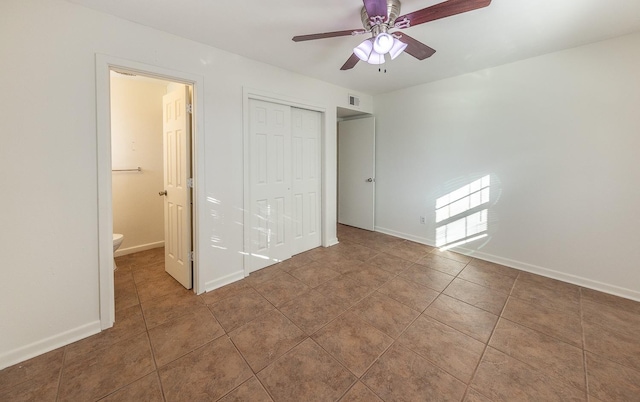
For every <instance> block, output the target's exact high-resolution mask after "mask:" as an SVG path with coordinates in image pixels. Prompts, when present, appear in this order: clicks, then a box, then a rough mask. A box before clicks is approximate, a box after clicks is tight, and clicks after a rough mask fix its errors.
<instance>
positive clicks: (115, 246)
mask: <svg viewBox="0 0 640 402" xmlns="http://www.w3.org/2000/svg"><path fill="white" fill-rule="evenodd" d="M123 239H124V235H121V234H120V233H114V234H113V255H114V257H115V254H116V250H117V249H118V247H120V245H121V244H122V240H123ZM116 269H118V266H117V265H116V259H115V258H114V259H113V270H114V271H115V270H116Z"/></svg>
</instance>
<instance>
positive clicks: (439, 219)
mask: <svg viewBox="0 0 640 402" xmlns="http://www.w3.org/2000/svg"><path fill="white" fill-rule="evenodd" d="M490 186H491V177H490V176H489V175H486V176H484V177H482V178H481V179H478V180H476V181H474V182H472V183H469V184H467V185H464V186H462V187H460V188H458V189H456V190H454V191H452V192H450V193H449V194H446V195H444V196H442V197H440V198H438V199H437V200H436V223H439V224H440V225H439V226H437V227H436V247H439V248H440V249H441V250H447V249H449V248H452V247H456V246H460V245H462V244H465V243H468V242H471V241H474V240H478V239H481V238H483V237H486V236H487V229H488V216H489V210H488V209H487V208H484V209H481V210H478V209H479V208H480V207H481V206H482V205H484V204H487V203H488V202H489V199H490V195H491V194H490Z"/></svg>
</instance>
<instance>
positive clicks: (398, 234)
mask: <svg viewBox="0 0 640 402" xmlns="http://www.w3.org/2000/svg"><path fill="white" fill-rule="evenodd" d="M373 230H375V231H376V232H380V233H384V234H388V235H390V236H395V237H399V238H401V239H405V240H411V241H414V242H416V243H420V244H426V245H427V246H431V247H435V246H436V244H435V242H434V241H433V240H431V239H427V238H426V237H419V236H414V235H410V234H408V233H403V232H397V231H395V230H391V229H387V228H383V227H380V226H376V227H375V228H374V229H373Z"/></svg>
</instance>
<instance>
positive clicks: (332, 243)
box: [325, 237, 340, 247]
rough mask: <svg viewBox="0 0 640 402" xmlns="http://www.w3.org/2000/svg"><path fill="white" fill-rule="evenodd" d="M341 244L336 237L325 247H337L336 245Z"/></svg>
mask: <svg viewBox="0 0 640 402" xmlns="http://www.w3.org/2000/svg"><path fill="white" fill-rule="evenodd" d="M338 243H340V242H339V241H338V238H337V237H334V238H333V239H330V240H329V242H328V243H327V245H326V246H325V247H331V246H335V245H336V244H338Z"/></svg>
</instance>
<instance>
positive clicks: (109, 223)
mask: <svg viewBox="0 0 640 402" xmlns="http://www.w3.org/2000/svg"><path fill="white" fill-rule="evenodd" d="M114 68H115V69H121V70H126V71H130V72H133V73H137V74H140V75H146V76H149V77H153V78H158V79H162V80H166V81H172V82H181V83H184V84H188V85H191V86H192V87H193V95H192V98H193V105H194V113H193V114H192V121H193V125H192V127H193V130H192V131H193V141H192V156H193V159H192V166H193V179H194V181H195V188H194V189H193V210H192V214H193V217H194V218H193V228H192V231H193V245H192V246H193V249H194V262H193V290H194V292H195V293H197V294H199V293H202V292H203V290H204V284H203V283H202V280H203V278H202V275H200V272H199V264H198V261H199V250H200V244H199V240H200V239H201V238H204V237H206V236H204V237H203V236H200V235H199V233H198V231H199V225H198V222H200V221H204V220H205V219H206V217H205V216H202V215H203V211H204V209H203V208H199V205H205V202H204V201H205V200H203V197H204V191H203V190H204V188H205V180H204V171H205V170H204V160H205V158H204V77H203V76H201V75H196V74H192V73H185V72H182V71H176V70H171V69H168V68H164V67H159V66H154V65H150V64H144V63H139V62H136V61H131V60H127V59H122V58H119V57H114V56H109V55H104V54H99V53H96V108H97V110H96V124H97V128H96V135H97V151H96V152H97V160H98V164H97V169H98V174H97V180H98V194H97V199H98V266H99V271H100V273H99V278H100V279H99V282H100V283H99V290H100V295H99V298H100V299H99V300H100V327H101V328H102V329H103V330H104V329H107V328H109V327H111V326H113V323H114V320H115V303H114V284H113V216H112V214H113V212H112V189H111V121H110V113H111V105H110V101H109V99H110V88H109V82H110V77H109V73H110V70H111V69H114ZM200 173H202V174H200Z"/></svg>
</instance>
